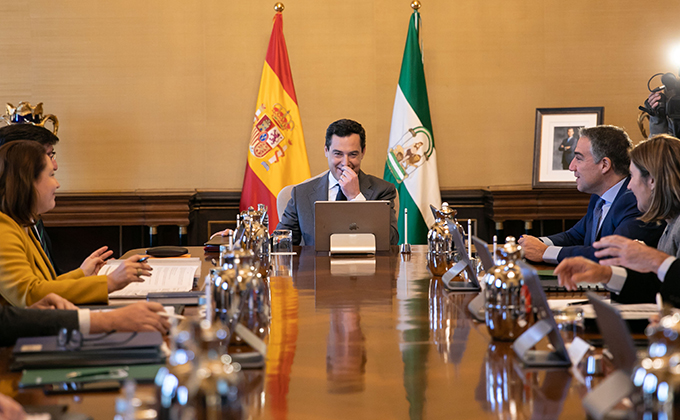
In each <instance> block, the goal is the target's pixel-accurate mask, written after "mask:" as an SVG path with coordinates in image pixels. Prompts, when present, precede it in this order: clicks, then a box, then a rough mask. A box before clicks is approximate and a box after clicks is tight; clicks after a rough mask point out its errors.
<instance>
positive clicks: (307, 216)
mask: <svg viewBox="0 0 680 420" xmlns="http://www.w3.org/2000/svg"><path fill="white" fill-rule="evenodd" d="M365 151H366V132H365V131H364V128H363V127H362V126H361V124H359V123H358V122H356V121H352V120H347V119H343V120H338V121H335V122H334V123H332V124H331V125H329V126H328V129H326V144H325V147H324V153H325V155H326V158H327V159H328V168H329V171H328V172H326V173H324V174H323V176H319V177H315V178H312V179H310V180H307V181H305V182H303V183H301V184H298V185H296V186H295V187H294V188H293V190H292V191H291V198H290V201H288V205H287V206H286V210H285V211H284V213H283V217H282V218H281V221H280V222H279V224H278V226H277V227H276V228H277V229H290V230H291V231H292V233H293V244H294V245H299V244H300V243H301V241H302V240H303V239H304V244H305V245H314V203H315V202H317V201H345V200H347V201H366V200H389V201H390V202H391V205H392V211H391V216H390V218H391V220H390V225H391V228H390V243H391V244H392V245H396V244H398V243H399V231H398V229H397V218H396V213H395V211H394V200H395V199H396V197H397V190H396V188H395V187H394V184H392V183H390V182H387V181H384V180H382V179H380V178H377V177H375V176H372V175H368V174H366V173H364V172H363V171H362V170H361V160H362V159H363V158H364V152H365Z"/></svg>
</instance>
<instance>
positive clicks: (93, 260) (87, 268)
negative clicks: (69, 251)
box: [80, 246, 113, 276]
mask: <svg viewBox="0 0 680 420" xmlns="http://www.w3.org/2000/svg"><path fill="white" fill-rule="evenodd" d="M108 249H109V247H108V246H103V247H101V248H99V249H98V250H96V251H94V252H93V253H92V254H90V256H89V257H87V258H85V261H83V263H82V264H80V269H81V270H83V273H85V276H95V275H97V273H98V272H99V270H100V269H101V268H102V267H103V266H104V264H106V260H107V259H108V258H109V257H110V256H111V255H113V251H110V250H108Z"/></svg>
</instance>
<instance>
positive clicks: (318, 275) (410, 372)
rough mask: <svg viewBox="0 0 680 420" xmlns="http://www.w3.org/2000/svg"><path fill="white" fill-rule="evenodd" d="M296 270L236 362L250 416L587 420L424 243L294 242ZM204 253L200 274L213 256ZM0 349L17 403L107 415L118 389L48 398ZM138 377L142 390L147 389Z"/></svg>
mask: <svg viewBox="0 0 680 420" xmlns="http://www.w3.org/2000/svg"><path fill="white" fill-rule="evenodd" d="M296 251H297V252H298V255H297V256H295V257H294V260H293V276H292V277H272V278H271V280H270V287H271V295H272V320H271V325H270V332H269V343H268V354H267V366H266V368H264V369H259V370H244V372H245V378H246V380H245V383H244V390H243V392H242V397H243V398H244V401H245V405H246V406H247V409H248V414H249V418H252V419H277V420H282V419H290V420H304V419H352V420H358V419H371V420H375V419H411V420H416V419H448V418H455V419H495V418H502V419H515V418H516V419H525V418H526V419H529V418H531V419H583V418H585V414H584V411H583V408H582V405H581V398H582V396H583V395H584V394H585V393H586V392H587V389H586V387H585V386H584V385H582V384H580V383H578V382H577V381H576V380H575V379H573V378H572V376H571V374H570V373H569V371H567V370H553V371H541V370H525V369H523V368H522V366H521V365H520V363H519V362H518V361H517V360H516V358H515V356H514V353H513V352H512V349H511V348H510V344H509V343H498V342H492V341H491V340H490V339H489V335H488V333H487V330H486V326H485V325H484V324H480V323H476V322H474V321H472V320H471V318H470V315H469V313H468V311H467V304H468V302H469V301H470V300H471V299H472V298H473V297H474V295H475V294H471V293H467V294H465V293H461V294H456V293H449V292H447V291H446V290H445V289H444V288H443V286H442V284H441V281H440V280H438V279H432V276H431V275H430V274H429V272H428V270H427V262H426V250H425V247H424V246H414V247H413V253H412V255H411V256H410V258H405V257H403V256H401V255H400V254H399V253H398V252H397V250H396V247H395V249H394V250H393V252H391V253H390V254H386V255H378V256H376V257H374V258H330V257H328V256H327V255H321V254H319V255H317V254H316V253H315V252H314V250H313V249H311V248H308V247H302V248H296ZM191 252H192V253H193V256H204V260H205V263H204V267H203V274H205V273H206V272H207V270H209V268H210V267H211V266H212V265H211V264H210V260H211V259H212V258H214V257H215V256H214V255H204V253H203V250H202V248H198V247H192V248H191ZM9 354H10V353H9V350H7V349H3V350H2V352H0V356H1V357H2V360H1V361H0V369H1V370H2V372H3V373H2V375H1V376H0V391H2V392H4V393H8V394H10V395H12V396H14V397H15V398H16V399H17V400H18V401H19V402H21V403H22V404H68V405H69V406H70V410H71V411H75V412H81V413H85V414H89V415H90V416H92V417H93V418H95V419H111V418H113V416H114V413H115V408H114V400H115V398H116V397H117V396H118V394H117V393H92V394H75V395H62V396H49V397H48V396H45V395H43V393H42V391H40V390H21V391H17V390H16V382H17V381H18V379H19V376H20V375H19V374H16V373H7V372H6V363H7V360H8V359H9ZM153 392H154V389H153V387H152V386H151V385H140V386H139V387H138V395H139V396H140V397H141V398H142V400H145V398H146V397H147V396H151V395H153Z"/></svg>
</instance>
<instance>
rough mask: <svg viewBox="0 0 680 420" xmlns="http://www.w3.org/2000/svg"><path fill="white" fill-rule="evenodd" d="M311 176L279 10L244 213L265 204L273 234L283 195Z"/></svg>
mask: <svg viewBox="0 0 680 420" xmlns="http://www.w3.org/2000/svg"><path fill="white" fill-rule="evenodd" d="M309 176H310V175H309V161H308V160H307V148H306V147H305V138H304V135H303V134H302V123H301V122H300V111H299V110H298V104H297V97H296V96H295V88H294V87H293V77H292V75H291V72H290V64H289V63H288V51H287V50H286V40H285V39H284V38H283V17H282V16H281V12H280V11H277V13H276V15H275V16H274V27H273V29H272V35H271V38H269V48H268V49H267V58H266V60H265V62H264V69H263V70H262V80H261V81H260V93H259V94H258V95H257V106H256V111H255V120H254V122H253V131H252V136H251V138H250V147H249V153H248V164H247V165H246V173H245V176H244V178H243V190H242V191H241V206H240V207H241V211H243V210H246V209H247V208H248V207H249V206H253V207H257V205H258V204H260V203H262V204H265V205H266V206H267V208H268V209H269V231H270V232H271V231H273V230H274V229H275V228H276V225H277V224H278V223H279V217H278V215H277V214H276V196H277V195H278V194H279V191H281V189H282V188H283V187H285V186H286V185H291V184H298V183H300V182H302V181H304V180H306V179H307V178H309Z"/></svg>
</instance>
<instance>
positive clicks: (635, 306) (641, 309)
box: [548, 299, 659, 320]
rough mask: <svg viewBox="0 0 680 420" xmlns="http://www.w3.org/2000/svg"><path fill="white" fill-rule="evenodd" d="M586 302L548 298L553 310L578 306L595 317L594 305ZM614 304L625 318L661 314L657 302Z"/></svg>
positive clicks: (589, 315) (588, 315)
mask: <svg viewBox="0 0 680 420" xmlns="http://www.w3.org/2000/svg"><path fill="white" fill-rule="evenodd" d="M603 300H604V301H605V302H607V303H610V302H611V301H610V300H609V299H603ZM586 302H587V300H584V299H548V305H550V309H552V310H559V309H564V308H565V307H567V306H576V307H577V308H582V309H583V316H584V318H588V319H595V318H596V316H595V310H594V309H593V305H591V304H589V303H586ZM612 304H613V306H614V307H615V308H616V309H617V310H618V311H619V313H620V314H621V318H623V319H628V320H635V319H649V317H651V316H652V315H658V314H659V307H658V306H657V305H656V303H631V304H621V303H616V302H613V303H612Z"/></svg>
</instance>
